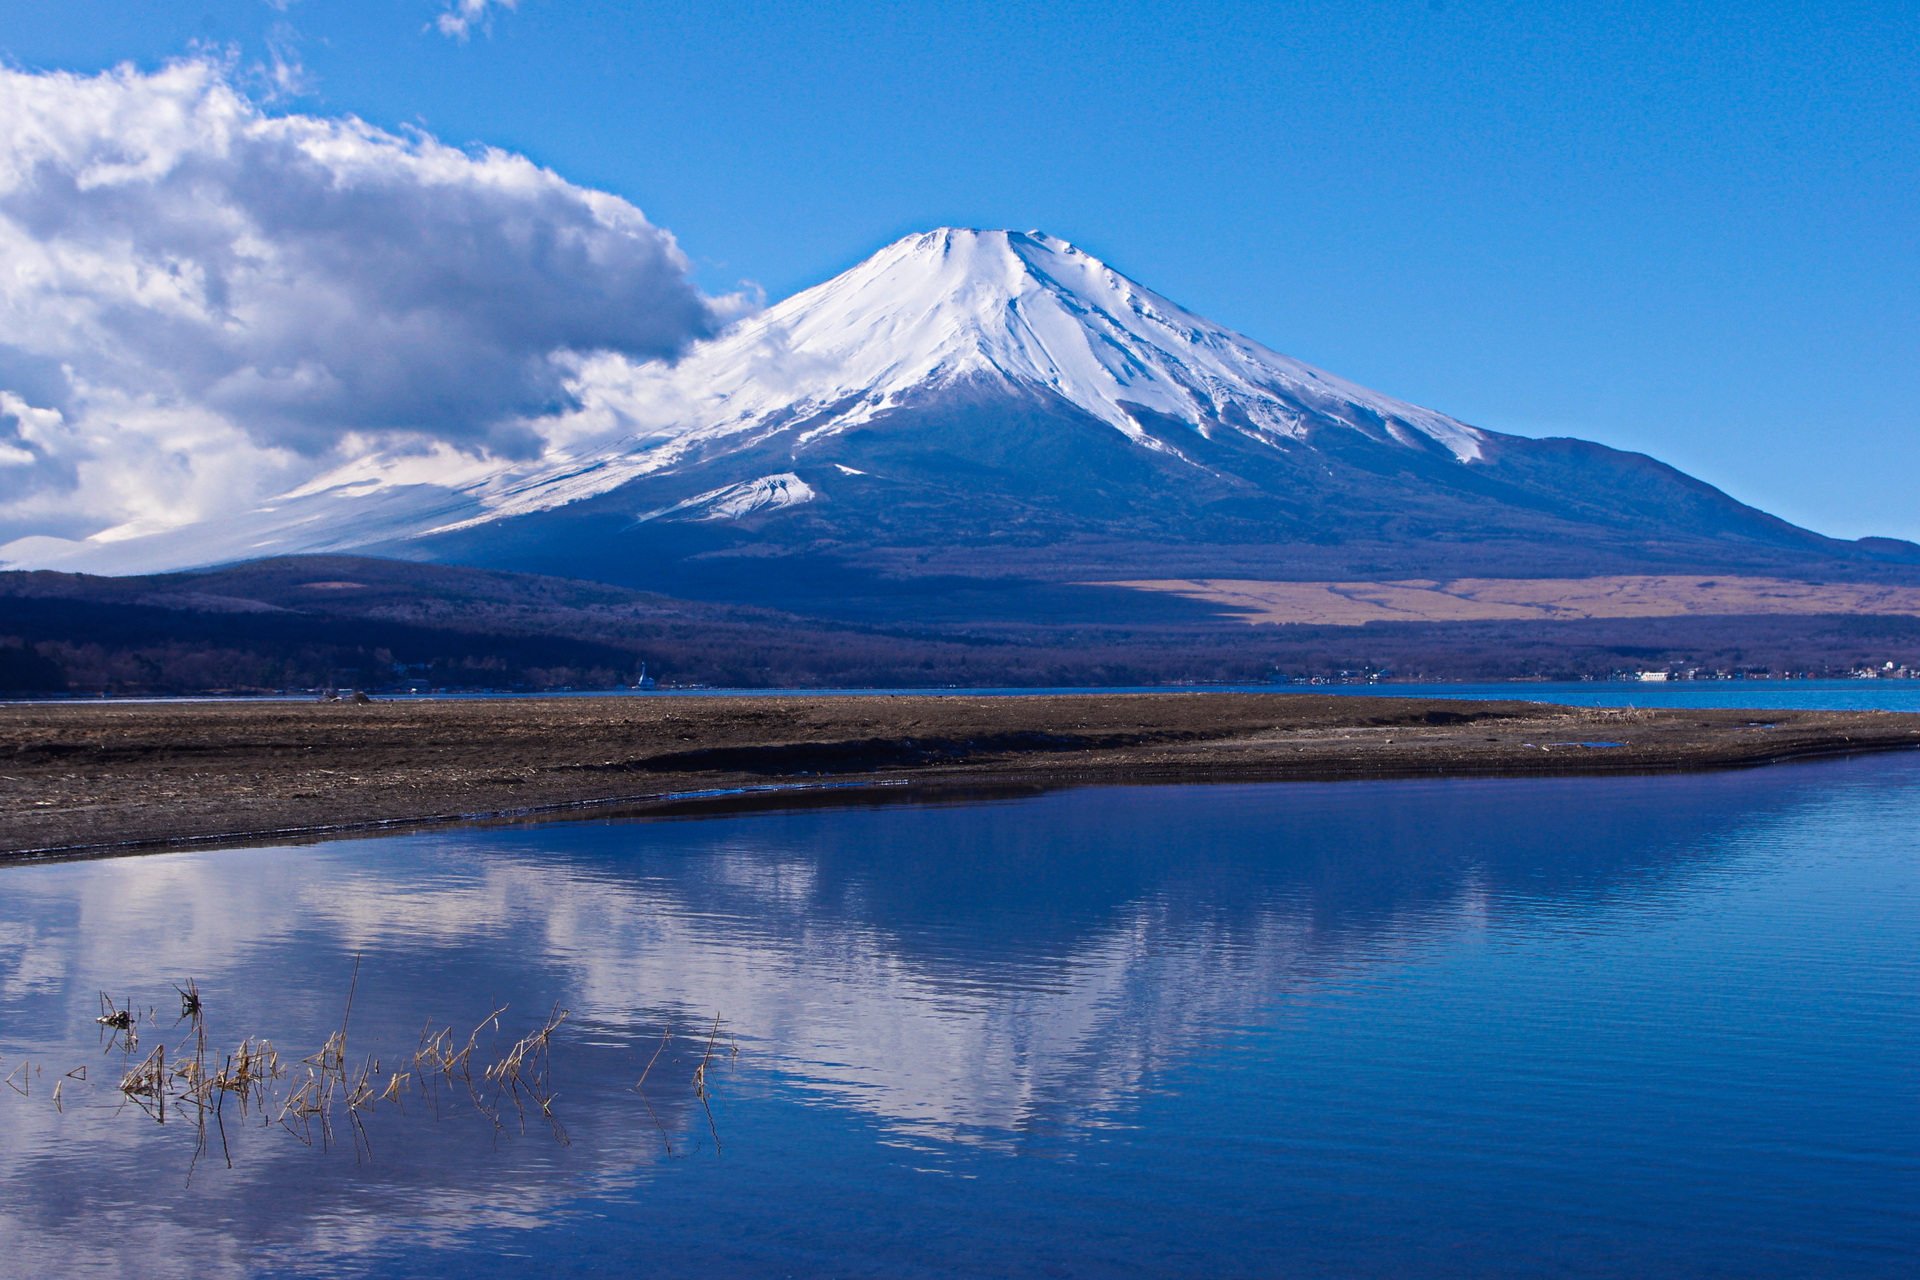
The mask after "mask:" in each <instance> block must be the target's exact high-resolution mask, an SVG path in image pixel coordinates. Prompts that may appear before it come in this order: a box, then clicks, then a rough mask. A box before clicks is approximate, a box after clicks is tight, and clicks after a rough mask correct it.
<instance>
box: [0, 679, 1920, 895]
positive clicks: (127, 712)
mask: <svg viewBox="0 0 1920 1280" xmlns="http://www.w3.org/2000/svg"><path fill="white" fill-rule="evenodd" d="M1913 747H1920V715H1914V714H1902V713H1893V712H1883V711H1781V710H1765V711H1745V710H1702V709H1698V708H1675V709H1662V710H1644V709H1631V708H1625V709H1622V708H1586V707H1561V706H1550V705H1544V704H1540V703H1531V702H1520V701H1512V702H1462V701H1455V700H1443V699H1433V698H1396V697H1391V696H1379V697H1374V696H1356V695H1353V694H1342V695H1315V694H1304V693H1275V694H1266V693H1214V692H1177V693H1172V692H1170V693H1128V694H1070V695H1011V696H1004V695H1003V696H969V695H955V694H930V695H913V694H902V695H821V696H802V695H776V696H768V697H755V698H737V697H726V696H714V697H698V696H685V695H683V696H678V697H673V698H659V699H645V698H516V699H498V700H470V701H469V700H453V701H434V702H426V701H418V702H416V701H404V702H380V701H375V702H371V703H358V704H357V703H353V702H338V703H318V702H287V701H270V702H252V701H249V702H217V701H214V702H172V703H162V702H140V703H134V702H115V701H98V702H93V701H86V702H83V701H71V702H50V703H16V704H10V705H3V706H0V812H4V814H5V815H6V816H5V820H4V822H3V823H0V859H5V860H20V859H28V858H46V857H73V856H88V855H97V854H107V853H114V852H138V851H143V850H149V851H150V850H158V849H163V848H167V847H181V846H189V845H194V844H206V843H223V844H227V843H267V842H272V841H280V840H290V839H300V838H312V837H318V836H327V835H347V834H352V833H355V832H367V831H378V830H396V829H406V828H409V827H418V826H427V825H431V824H444V823H451V822H471V821H481V820H489V819H501V818H511V817H516V816H530V815H538V814H562V815H564V814H568V813H578V814H580V815H582V816H587V815H590V814H591V813H593V812H594V811H595V810H607V811H612V810H615V809H617V810H619V811H621V812H646V811H657V812H662V811H668V810H671V809H675V808H682V807H685V806H687V805H688V804H690V803H700V804H703V805H705V806H707V807H712V806H713V805H715V804H730V805H745V804H754V803H765V802H766V800H767V798H768V797H769V796H774V797H778V796H779V795H781V794H785V793H788V792H793V793H798V794H795V795H794V797H793V798H794V799H795V800H798V799H800V798H801V795H803V794H805V793H806V792H807V791H809V790H811V791H825V790H826V789H828V788H832V789H833V790H834V791H835V792H842V791H844V789H845V788H848V787H855V788H858V787H862V786H882V785H884V786H886V787H887V788H888V789H889V790H890V791H891V790H894V789H896V788H898V787H900V786H902V785H914V786H916V787H925V788H929V789H938V790H952V789H961V790H988V791H992V790H1001V789H1008V788H1022V787H1033V786H1060V785H1076V784H1093V783H1157V782H1233V781H1281V780H1288V779H1341V778H1389V777H1420V776H1425V777H1443V776H1473V775H1480V776H1496V775H1505V776H1548V775H1567V774H1594V773H1643V772H1661V771H1676V770H1694V769H1713V768H1729V767H1739V766H1750V765H1760V764H1769V763H1775V762H1780V761H1786V760H1796V759H1806V758H1809V757H1815V756H1827V755H1838V754H1846V753H1852V752H1866V751H1886V750H1896V749H1902V748H1913Z"/></svg>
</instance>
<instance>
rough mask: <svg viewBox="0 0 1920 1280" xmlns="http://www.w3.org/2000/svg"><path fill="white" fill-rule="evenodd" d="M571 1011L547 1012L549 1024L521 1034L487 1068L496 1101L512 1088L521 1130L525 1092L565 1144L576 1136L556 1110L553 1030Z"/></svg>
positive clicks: (555, 1009)
mask: <svg viewBox="0 0 1920 1280" xmlns="http://www.w3.org/2000/svg"><path fill="white" fill-rule="evenodd" d="M567 1013H568V1011H567V1010H565V1009H562V1008H561V1007H560V1006H559V1005H557V1004H556V1005H554V1006H553V1011H552V1012H551V1013H549V1014H548V1015H547V1022H546V1025H545V1026H543V1027H541V1028H540V1029H539V1030H538V1031H535V1032H532V1033H530V1034H528V1035H526V1036H523V1037H521V1038H520V1040H519V1041H518V1042H517V1043H515V1044H514V1046H513V1048H511V1049H509V1050H508V1051H507V1056H506V1057H504V1058H502V1059H501V1060H500V1061H499V1062H496V1063H494V1064H493V1065H492V1066H490V1067H488V1068H487V1069H486V1072H485V1076H486V1079H487V1081H488V1083H490V1084H492V1085H493V1086H494V1104H495V1106H496V1107H497V1106H498V1105H499V1100H500V1095H501V1092H502V1091H506V1092H508V1094H509V1096H510V1097H511V1098H512V1100H513V1109H514V1111H515V1113H516V1114H518V1115H519V1117H520V1131H521V1132H522V1133H525V1132H526V1129H527V1113H526V1109H525V1107H523V1106H522V1105H521V1101H520V1095H521V1094H522V1093H523V1092H524V1093H525V1094H526V1096H527V1097H528V1098H529V1099H531V1100H532V1101H533V1102H534V1104H535V1105H537V1106H538V1107H539V1108H540V1114H541V1115H542V1116H543V1117H544V1118H545V1119H546V1121H547V1123H548V1124H549V1125H551V1126H552V1128H553V1136H554V1137H555V1138H556V1139H557V1140H558V1141H559V1142H560V1143H561V1145H563V1146H571V1145H572V1139H570V1138H569V1137H567V1131H566V1129H565V1128H564V1127H562V1126H561V1124H560V1121H559V1119H558V1118H557V1117H556V1116H555V1115H554V1114H553V1099H554V1094H553V1090H552V1073H553V1033H554V1032H555V1031H558V1030H559V1029H560V1024H561V1023H563V1022H565V1021H566V1020H567Z"/></svg>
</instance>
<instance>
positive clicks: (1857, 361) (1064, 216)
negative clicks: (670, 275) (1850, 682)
mask: <svg viewBox="0 0 1920 1280" xmlns="http://www.w3.org/2000/svg"><path fill="white" fill-rule="evenodd" d="M465 3H466V5H467V9H466V12H465V13H464V14H462V13H461V12H458V11H453V10H450V9H449V6H448V2H447V0H288V2H287V3H284V4H271V3H265V2H263V0H199V2H196V0H184V2H182V0H174V2H171V3H159V2H157V0H139V2H136V3H126V2H121V3H98V2H96V0H60V2H59V3H52V2H48V0H6V3H5V5H4V8H0V14H3V15H4V18H3V20H0V55H4V56H5V58H6V59H7V60H8V61H9V62H10V63H11V65H12V66H13V67H15V68H16V69H22V70H31V71H37V70H49V69H64V70H72V71H78V72H92V71H97V70H100V69H102V68H105V67H109V66H112V65H114V64H116V63H119V62H122V61H131V62H133V63H135V64H136V65H138V66H140V67H143V68H148V69H151V68H154V67H157V66H159V65H160V64H162V63H163V62H165V61H166V60H167V59H170V58H177V57H180V56H184V55H188V54H190V53H193V52H195V51H196V50H198V51H202V52H204V51H206V50H208V49H213V50H222V51H226V50H230V51H232V53H233V56H235V57H237V59H238V67H239V71H238V72H237V74H238V75H239V76H240V78H241V80H242V81H243V82H247V76H248V75H249V74H253V75H254V77H255V78H254V79H253V80H252V81H251V83H252V84H254V86H255V90H254V91H255V92H256V93H262V94H264V93H268V92H273V91H274V90H273V87H272V78H271V75H270V68H271V64H272V63H273V62H274V60H276V59H278V60H279V61H280V63H282V64H283V65H285V66H287V67H289V68H290V69H291V70H290V71H289V73H288V74H286V75H283V76H282V77H281V80H280V88H279V89H278V90H277V92H279V94H280V95H281V96H280V97H279V98H278V99H277V100H276V101H275V102H274V104H273V105H272V106H271V107H270V108H269V109H270V110H272V111H285V112H300V113H307V114H311V115H317V116H341V115H354V116H358V117H360V118H362V119H364V120H366V121H368V122H369V123H371V124H374V125H377V126H380V127H381V128H384V129H387V130H402V129H404V128H406V127H416V128H419V129H424V130H426V131H427V132H429V133H430V134H432V135H433V136H435V137H437V138H439V139H440V140H441V141H443V142H447V143H450V144H453V145H455V146H463V147H464V146H469V145H474V144H483V145H487V146H496V147H501V148H505V149H508V150H510V151H516V152H520V153H523V154H525V155H526V156H528V157H530V158H532V159H533V160H534V161H536V162H537V163H539V164H541V165H545V166H549V167H551V168H552V169H554V170H555V171H556V172H558V173H559V174H560V175H561V176H562V177H564V178H566V179H567V180H569V181H570V182H572V183H576V184H580V185H582V186H586V187H592V188H599V189H603V190H606V191H610V192H613V193H616V194H618V195H620V196H622V197H625V198H626V199H627V200H630V201H632V202H633V203H634V204H636V205H638V206H639V207H640V208H641V209H643V210H644V211H645V212H646V215H647V217H648V218H649V219H650V220H651V221H652V222H653V223H655V224H657V225H659V226H662V227H665V228H668V229H670V230H671V231H672V232H673V233H674V234H675V235H676V236H677V237H678V239H679V241H680V244H681V246H682V247H683V248H684V249H685V250H686V251H687V253H689V254H690V255H691V256H692V258H693V260H694V263H695V269H696V278H697V279H698V281H699V283H700V284H701V285H703V286H704V287H705V288H707V289H708V290H709V291H710V292H715V293H719V292H725V291H727V290H730V289H732V288H734V287H735V286H736V284H737V282H739V281H742V280H747V281H751V282H754V283H756V284H757V285H759V286H760V287H762V288H764V289H765V290H766V292H767V294H768V296H769V297H773V298H778V297H780V296H784V295H785V294H787V293H790V292H792V291H794V290H796V289H798V288H801V287H804V286H806V285H808V284H812V283H815V282H817V281H819V280H821V279H823V278H825V277H827V276H828V275H831V274H833V273H834V272H836V271H839V270H841V269H843V268H845V267H847V266H849V265H851V264H852V263H854V262H855V261H857V260H859V259H860V258H861V257H864V256H865V255H866V254H867V253H869V252H871V251H872V250H873V249H875V248H877V247H878V246H880V245H881V244H883V243H885V242H887V241H889V240H891V239H893V238H895V237H897V236H899V235H902V234H904V233H906V232H909V231H913V230H920V229H924V228H927V227H930V226H935V225H941V224H961V225H974V226H1011V227H1019V228H1028V227H1038V228H1042V229H1045V230H1047V231H1050V232H1052V233H1054V234H1056V235H1060V236H1064V237H1066V238H1068V239H1070V240H1073V241H1074V242H1076V243H1078V244H1080V245H1081V246H1083V247H1084V248H1086V249H1087V250H1089V251H1090V252H1092V253H1095V254H1097V255H1098V256H1100V257H1103V258H1105V259H1106V260H1108V261H1109V262H1111V263H1112V264H1113V265H1115V266H1116V267H1118V268H1119V269H1120V270H1122V271H1124V272H1126V273H1127V274H1129V275H1132V276H1134V277H1135V278H1136V279H1139V280H1141V281H1142V282H1144V283H1146V284H1148V285H1149V286H1151V287H1153V288H1155V289H1158V290H1159V291H1161V292H1162V293H1165V294H1167V295H1169V296H1170V297H1172V298H1174V299H1175V300H1176V301H1178V302H1180V303H1182V304H1184V305H1186V306H1188V307H1191V308H1192V309H1194V310H1196V311H1199V312H1201V313H1202V314H1205V315H1208V316H1210V317H1211V318H1213V319H1216V320H1218V321H1220V322H1222V323H1225V324H1228V325H1231V326H1233V327H1235V328H1238V329H1240V330H1242V331H1244V332H1246V333H1248V334H1250V335H1251V336H1253V337H1255V338H1257V339H1259V340H1261V341H1263V342H1265V343H1267V344H1268V345H1270V346H1273V347H1275V348H1277V349H1279V350H1281V351H1284V352H1287V353H1288V354H1290V355H1295V356H1298V357H1300V358H1301V359H1305V360H1308V361H1311V362H1313V363H1315V364H1318V365H1321V366H1323V367H1325V368H1328V369H1330V370H1332V371H1334V372H1337V373H1339V374H1341V375H1343V376H1345V377H1349V378H1353V379H1355V380H1357V381H1359V382H1362V383H1364V384H1366V385H1369V386H1372V387H1374V388H1376V389H1378V390H1381V391H1385V392H1388V393H1390V394H1393V395H1398V396H1401V397H1403V398H1406V399H1409V400H1413V401H1416V402H1418V403H1421V404H1425V405H1429V406H1431V407H1434V408H1437V409H1440V410H1443V411H1445V412H1448V413H1451V414H1453V415H1455V416H1457V417H1460V418H1463V419H1465V420H1467V421H1469V422H1473V423H1475V424H1477V425H1482V426H1487V427H1492V428H1495V429H1498V430H1507V431H1515V432H1520V433H1523V434H1534V435H1544V434H1565V435H1577V436H1582V437H1586V438H1589V439H1594V440H1600V441H1604V442H1606V443H1609V444H1613V445H1617V446H1621V447H1625V448H1634V449H1642V450H1645V451H1647V452H1650V453H1653V454H1655V455H1656V456H1658V457H1661V458H1663V459H1665V460H1666V461H1669V462H1672V463H1674V464H1675V465H1678V466H1680V467H1682V468H1683V469H1685V470H1688V471H1690V472H1692V473H1694V474H1696V475H1698V476H1701V477H1702V478H1704V479H1707V480H1709V481H1711V482H1713V483H1715V484H1718V485H1720V486H1722V487H1723V488H1726V489H1727V490H1729V491H1730V492H1731V493H1733V494H1734V495H1735V496H1736V497H1739V498H1741V499H1743V500H1746V501H1749V502H1752V503H1755V504H1756V505H1759V506H1761V507H1764V508H1766V509H1768V510H1771V511H1774V512H1776V513H1778V514H1781V515H1783V516H1786V517H1787V518H1789V519H1792V520H1795V521H1797V522H1800V523H1803V524H1807V525H1809V526H1811V527H1813V528H1817V529H1819V530H1821V531H1823V532H1828V533H1833V534H1839V535H1844V536H1858V535H1862V534H1870V533H1878V534H1893V535H1899V536H1905V537H1910V538H1920V502H1916V501H1915V496H1914V495H1915V493H1916V492H1920V484H1917V483H1916V481H1915V477H1917V476H1920V407H1916V406H1920V235H1917V234H1916V232H1917V231H1920V225H1917V224H1920V201H1917V200H1916V197H1917V196H1920V181H1917V178H1920V3H1895V4H1847V3H1838V4H1830V5H1826V6H1811V5H1805V4H1801V5H1792V6H1787V5H1764V4H1711V5H1710V4H1666V5H1657V6H1656V5H1645V4H1642V5H1621V4H1608V3H1598V4H1583V5H1579V6H1571V5H1568V6H1557V5H1539V4H1533V5H1511V4H1499V3H1491V2H1489V0H1444V2H1440V0H1420V2H1417V3H1415V2H1407V3H1398V2H1396V3H1365V2H1361V3H1345V4H1333V3H1307V4H1268V5H1235V4H1207V3H1198V4H1191V3H1190V4H1182V5H1177V6H1176V5H1149V4H1102V5H1087V4H1065V5H1061V4H1055V5H1048V6H1044V7H1041V6H1025V7H1016V6H1006V5H991V6H989V5H981V4H945V5H939V6H932V5H915V4H909V3H894V4H842V5H836V6H832V7H827V6H820V5H795V4H779V3H767V4H752V5H732V6H729V5H713V4H699V5H695V4H684V3H665V2H663V3H648V4H644V5H641V4H613V3H573V2H568V0H520V3H519V4H518V6H517V7H516V8H511V9H509V8H506V7H504V6H502V5H500V4H498V3H494V4H480V3H478V2H477V0H465ZM443 17H445V18H450V19H457V20H452V21H448V22H445V23H443V22H441V21H440V19H442V18H443ZM462 21H464V22H465V25H466V29H465V31H464V33H462V32H460V31H459V30H457V28H458V27H460V26H461V23H462ZM443 28H455V30H452V31H449V30H445V29H443ZM252 68H259V70H258V71H257V72H250V69H252Z"/></svg>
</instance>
